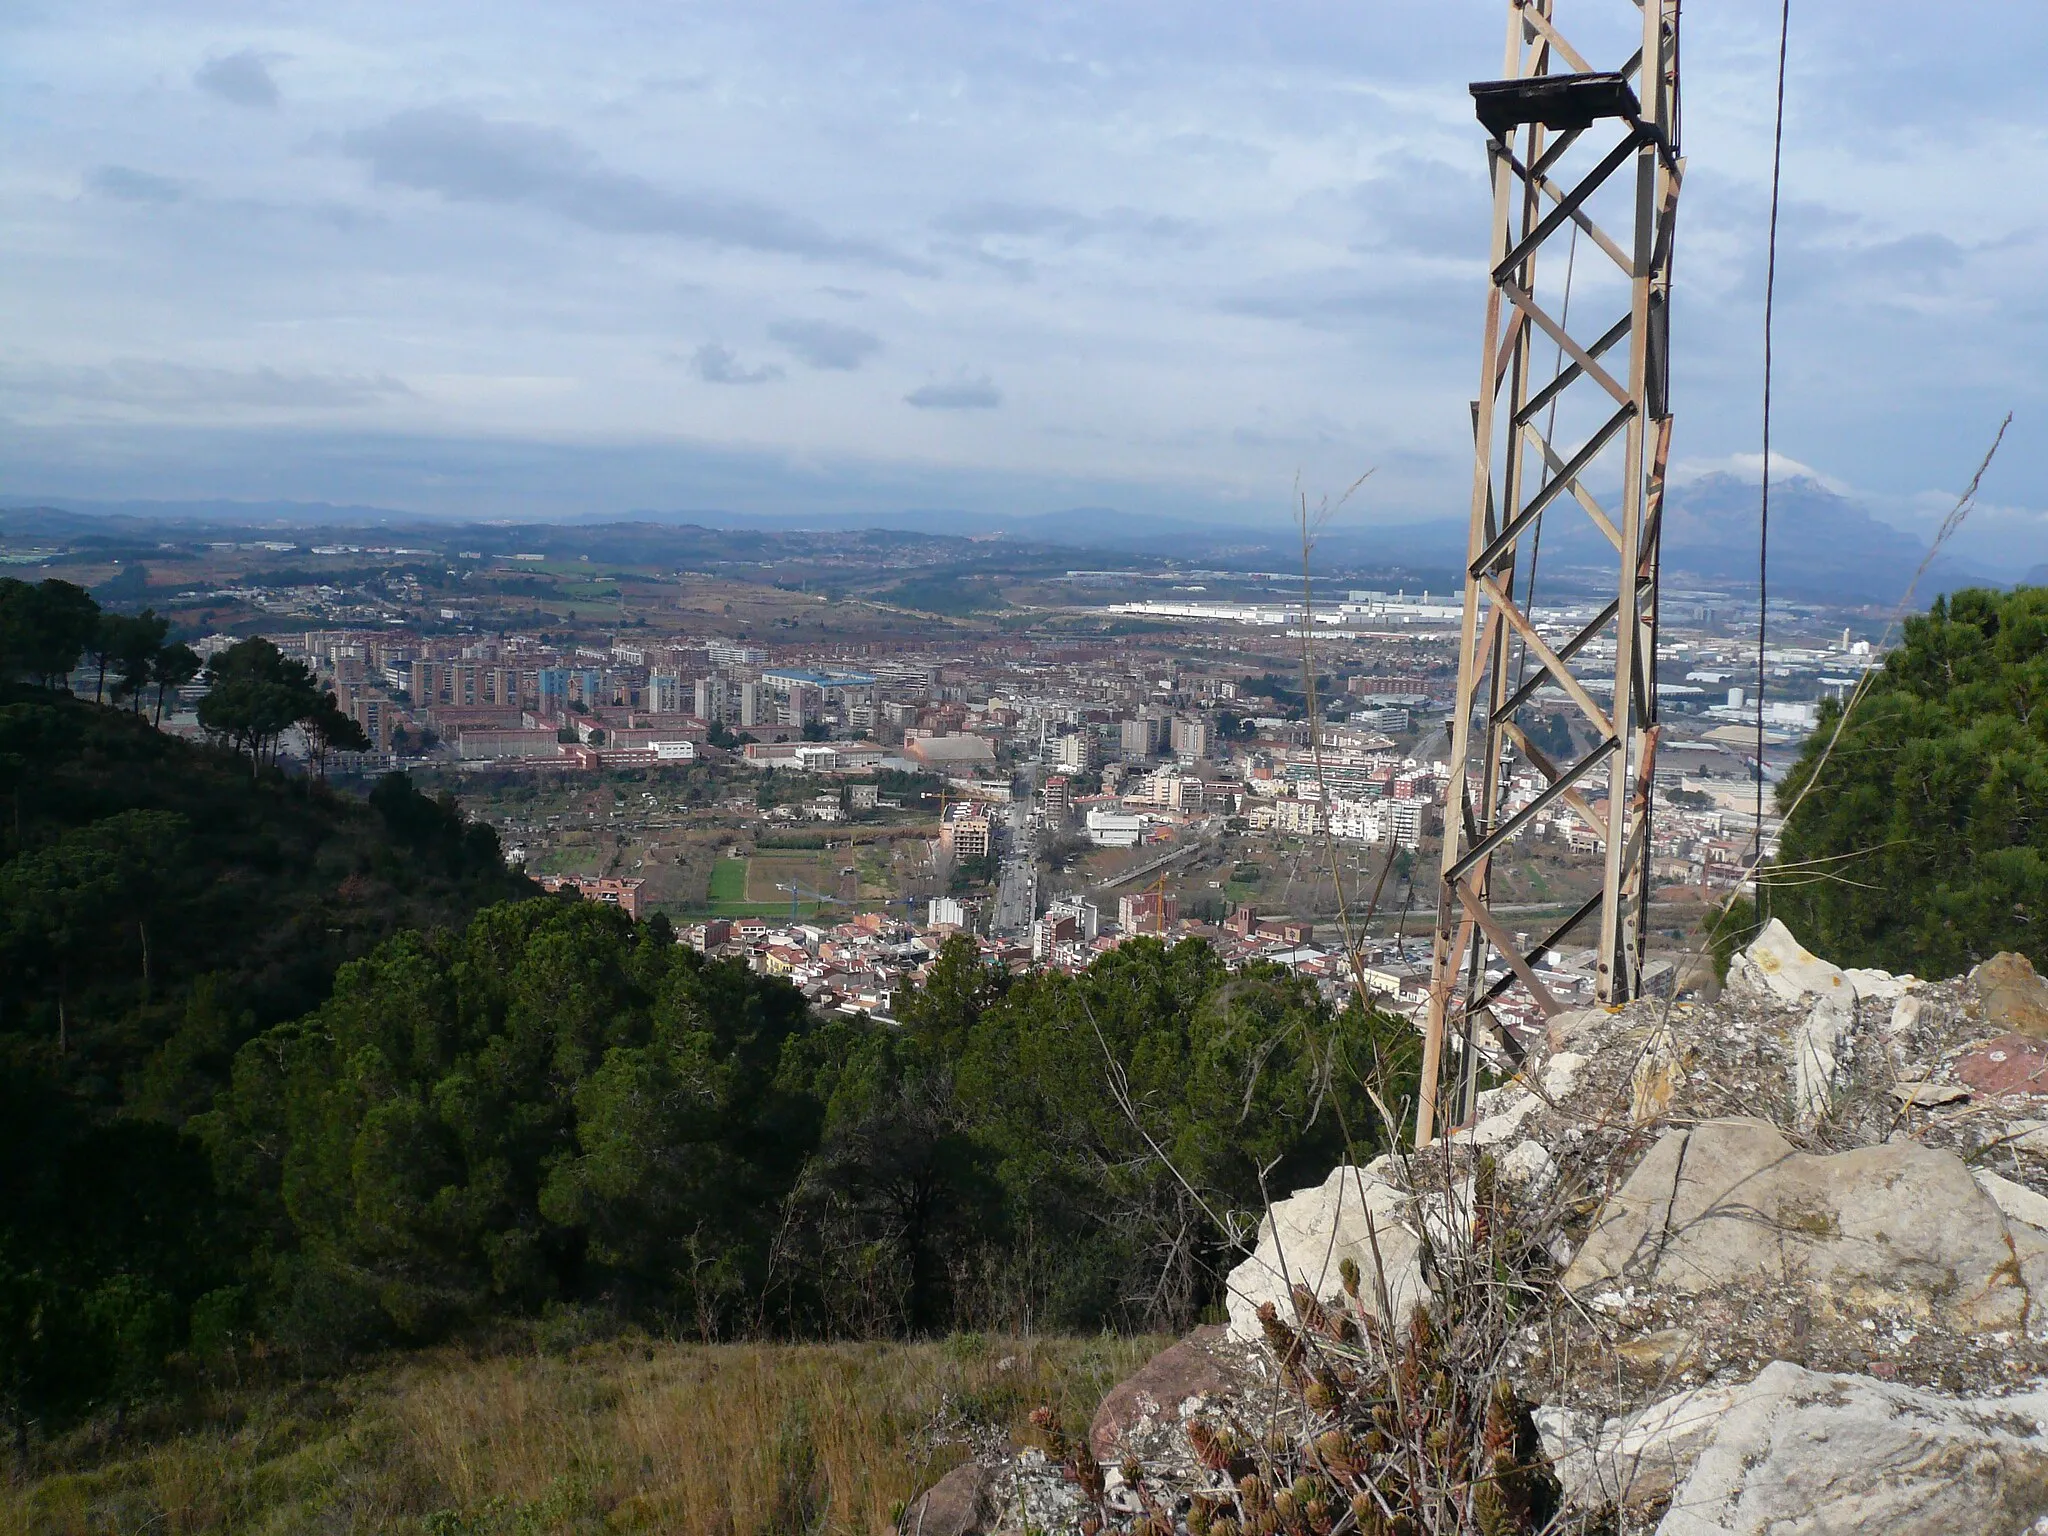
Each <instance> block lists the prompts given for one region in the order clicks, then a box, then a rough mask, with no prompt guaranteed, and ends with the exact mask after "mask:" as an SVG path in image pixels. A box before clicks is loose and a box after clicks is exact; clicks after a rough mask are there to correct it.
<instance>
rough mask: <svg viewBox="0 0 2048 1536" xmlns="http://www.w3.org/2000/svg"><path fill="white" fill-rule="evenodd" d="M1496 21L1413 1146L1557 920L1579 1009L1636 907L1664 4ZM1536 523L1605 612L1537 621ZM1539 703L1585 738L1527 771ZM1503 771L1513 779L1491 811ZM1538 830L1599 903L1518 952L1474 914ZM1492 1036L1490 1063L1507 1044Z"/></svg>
mask: <svg viewBox="0 0 2048 1536" xmlns="http://www.w3.org/2000/svg"><path fill="white" fill-rule="evenodd" d="M1566 10H1569V11H1570V12H1571V20H1570V25H1573V26H1576V25H1578V23H1580V22H1581V21H1583V22H1585V23H1587V24H1588V25H1589V26H1590V27H1594V28H1597V29H1598V32H1597V35H1599V36H1600V37H1602V38H1603V39H1605V38H1611V37H1612V36H1613V35H1614V34H1615V33H1616V32H1617V31H1620V30H1621V29H1622V28H1623V27H1625V28H1626V32H1627V34H1628V35H1630V36H1635V37H1639V38H1640V42H1639V44H1638V45H1637V46H1636V48H1635V51H1634V53H1633V54H1632V55H1631V56H1630V57H1628V58H1626V59H1622V60H1617V61H1615V63H1616V64H1617V66H1618V67H1615V68H1612V69H1607V70H1601V69H1596V68H1595V67H1594V65H1593V64H1592V63H1591V62H1590V60H1589V58H1588V56H1587V55H1586V54H1584V53H1582V52H1581V51H1580V50H1579V49H1578V48H1577V47H1576V46H1575V45H1574V43H1573V41H1572V39H1571V37H1570V36H1568V35H1567V33H1566V32H1565V30H1564V25H1565V23H1563V22H1561V21H1560V19H1559V14H1558V13H1559V12H1561V11H1566ZM1507 12H1508V18H1507V19H1508V31H1507V56H1506V67H1505V69H1504V71H1503V78H1502V79H1499V80H1493V81H1486V82H1482V83H1480V84H1476V85H1474V86H1473V87H1472V97H1473V103H1474V106H1475V108H1476V109H1477V112H1478V116H1479V121H1480V123H1481V124H1482V125H1483V126H1484V128H1485V129H1486V132H1487V160H1488V164H1489V166H1490V169H1491V175H1492V187H1493V234H1492V244H1491V245H1490V247H1489V248H1488V266H1489V269H1490V282H1489V288H1488V291H1487V303H1486V325H1485V343H1484V349H1483V351H1482V354H1481V359H1482V361H1481V372H1480V389H1479V398H1478V399H1477V400H1476V401H1474V402H1473V406H1472V427H1473V443H1474V458H1473V478H1472V505H1471V524H1470V536H1469V541H1468V543H1467V546H1466V563H1465V583H1464V585H1465V593H1464V610H1463V615H1462V619H1461V624H1460V628H1459V652H1458V692H1457V702H1456V704H1455V705H1454V707H1453V713H1452V716H1451V750H1450V763H1449V768H1450V788H1449V792H1448V794H1447V796H1446V798H1445V805H1444V844H1443V863H1442V870H1441V878H1440V881H1439V886H1438V892H1437V919H1436V936H1435V941H1434V945H1433V954H1432V959H1433V973H1432V978H1431V984H1430V993H1429V1014H1428V1024H1427V1033H1426V1034H1425V1036H1424V1044H1423V1065H1422V1088H1421V1096H1420V1104H1419V1106H1418V1111H1417V1115H1416V1139H1417V1142H1418V1144H1419V1143H1421V1142H1425V1141H1428V1140H1430V1139H1431V1138H1432V1137H1433V1136H1434V1135H1435V1133H1436V1128H1437V1126H1438V1124H1439V1123H1442V1124H1446V1125H1451V1124H1457V1123H1459V1122H1460V1121H1462V1120H1463V1119H1464V1118H1465V1117H1467V1116H1468V1115H1469V1114H1470V1113H1471V1110H1472V1105H1473V1097H1474V1092H1475V1088H1476V1066H1477V1052H1476V1050H1475V1049H1474V1045H1475V1035H1476V1033H1477V1030H1478V1027H1479V1026H1480V1023H1481V1021H1482V1020H1483V1019H1484V1018H1485V1017H1486V1016H1487V1010H1488V1008H1489V1006H1490V1005H1491V1004H1492V1003H1493V1002H1494V1000H1495V999H1497V998H1498V997H1499V996H1500V995H1501V994H1502V993H1503V992H1505V991H1506V990H1507V989H1508V988H1509V987H1511V986H1513V985H1515V984H1516V983H1517V982H1519V983H1520V984H1521V985H1522V986H1523V987H1524V988H1526V989H1527V991H1528V993H1529V994H1530V996H1531V997H1533V998H1534V999H1535V1001H1536V1004H1537V1006H1538V1007H1540V1008H1541V1009H1542V1010H1543V1011H1544V1013H1545V1014H1546V1015H1549V1014H1555V1013H1557V1012H1559V1011H1560V1010H1561V1007H1562V1005H1561V1004H1560V1003H1559V1001H1558V1000H1557V998H1556V997H1555V996H1553V995H1552V994H1551V992H1550V991H1549V990H1548V989H1547V988H1546V987H1545V986H1544V985H1543V982H1542V980H1541V978H1540V977H1539V976H1538V975H1537V973H1536V968H1535V965H1534V963H1533V961H1534V960H1536V959H1538V958H1540V957H1541V956H1542V955H1543V954H1544V953H1545V952H1547V951H1549V950H1551V949H1553V948H1555V947H1556V946H1557V945H1558V944H1559V943H1561V942H1562V941H1563V940H1564V939H1565V938H1566V937H1567V936H1569V935H1571V934H1572V933H1574V932H1575V931H1577V930H1578V929H1579V928H1580V926H1581V925H1582V924H1591V923H1594V922H1596V921H1597V936H1596V937H1595V938H1594V942H1595V946H1596V947H1595V951H1594V954H1595V962H1594V974H1595V989H1596V995H1597V997H1598V1000H1599V1001H1600V1002H1602V1003H1618V1002H1624V1001H1626V1000H1627V999H1628V998H1630V997H1632V996H1634V995H1635V994H1636V991H1637V990H1638V988H1639V986H1640V984H1641V975H1642V934H1643V919H1644V916H1645V908H1646V906H1647V902H1648V899H1649V882H1648V878H1647V876H1648V871H1649V860H1650V787H1651V782H1652V775H1653V773H1654V770H1655V762H1656V747H1657V554H1658V536H1659V530H1660V526H1661V522H1662V515H1663V505H1664V472H1665V466H1666V464H1667V462H1668V460H1669V456H1670V449H1671V412H1670V403H1669V399H1668V394H1667V389H1666V383H1667V376H1668V370H1669V366H1670V348H1669V345H1668V341H1669V336H1670V324H1669V315H1670V297H1671V253H1672V238H1673V229H1674V219H1675V216H1676V213H1677V207H1678V189H1679V183H1680V180H1681V178H1682V175H1683V166H1684V162H1683V161H1682V160H1681V159H1680V157H1679V113H1678V0H1634V3H1633V4H1631V3H1629V0H1509V3H1508V7H1507ZM1606 12H1613V13H1614V14H1613V15H1611V16H1610V15H1607V14H1604V13H1606ZM1617 24H1618V25H1617ZM1582 35H1584V34H1582ZM1622 46H1626V44H1624V45H1622ZM1603 221H1604V222H1603ZM1611 231H1618V232H1619V233H1618V234H1617V233H1613V232H1611ZM1546 518H1548V520H1549V521H1550V522H1551V523H1552V524H1554V525H1556V526H1555V527H1554V528H1553V530H1552V540H1553V542H1552V544H1551V548H1552V549H1553V551H1555V550H1556V549H1557V548H1558V546H1559V545H1560V544H1563V543H1565V542H1566V541H1567V539H1568V538H1569V536H1571V535H1574V534H1576V535H1579V536H1580V538H1581V539H1583V538H1584V536H1585V534H1586V532H1587V530H1589V529H1590V530H1591V531H1592V535H1593V537H1592V543H1593V545H1594V547H1595V550H1596V551H1597V554H1596V555H1595V556H1592V557H1589V556H1588V555H1587V553H1586V552H1585V551H1584V549H1583V547H1574V548H1572V552H1571V554H1570V556H1569V558H1570V559H1571V561H1572V563H1573V565H1574V566H1580V567H1583V566H1584V565H1585V564H1587V563H1588V561H1589V558H1597V559H1601V560H1604V561H1605V562H1606V563H1607V568H1608V570H1609V571H1610V572H1611V573H1612V579H1613V585H1612V586H1611V587H1609V588H1608V590H1609V591H1611V592H1612V593H1613V594H1614V595H1613V597H1612V599H1611V600H1609V601H1608V602H1607V603H1606V604H1605V605H1604V606H1603V607H1601V608H1600V609H1599V610H1598V611H1597V612H1596V613H1595V614H1594V615H1593V617H1592V619H1591V621H1590V622H1586V623H1583V624H1581V623H1578V622H1576V621H1574V622H1573V623H1571V624H1568V625H1563V624H1554V623H1553V624H1539V623H1538V621H1537V617H1536V612H1537V610H1536V602H1537V593H1538V588H1537V580H1538V574H1539V573H1538V558H1539V555H1540V553H1541V551H1542V547H1543V533H1544V522H1545V520H1546ZM1567 525H1569V526H1567ZM1579 542H1580V541H1579V540H1573V541H1572V543H1573V544H1578V543H1579ZM1567 547H1570V546H1567ZM1555 558H1556V556H1555V555H1553V560H1554V559H1555ZM1539 691H1543V692H1544V693H1545V694H1546V696H1547V697H1555V696H1556V695H1558V694H1562V695H1563V697H1564V699H1565V700H1566V701H1567V702H1568V705H1569V707H1570V708H1572V709H1575V710H1576V711H1577V712H1578V713H1579V714H1581V715H1583V716H1584V718H1585V721H1586V724H1587V726H1588V727H1589V728H1590V739H1591V741H1592V743H1593V744H1592V745H1591V747H1590V748H1588V749H1587V750H1586V751H1585V752H1584V753H1583V755H1579V756H1577V757H1576V758H1575V760H1571V761H1558V762H1553V761H1552V760H1551V759H1550V758H1549V757H1548V756H1547V755H1546V754H1545V753H1544V752H1543V751H1542V750H1541V749H1540V748H1538V747H1537V746H1535V745H1534V744H1532V743H1531V742H1530V740H1529V738H1528V736H1527V734H1526V733H1525V731H1524V729H1523V725H1522V721H1521V717H1522V715H1523V712H1524V710H1525V709H1526V708H1527V707H1528V705H1529V704H1530V701H1531V700H1532V699H1534V698H1535V697H1536V695H1537V694H1538V692H1539ZM1574 750H1575V751H1576V748H1575V749H1574ZM1517 759H1519V761H1520V762H1522V763H1524V764H1526V765H1528V767H1529V768H1530V769H1532V770H1534V772H1535V774H1536V776H1537V778H1538V780H1539V785H1538V787H1537V788H1536V789H1535V792H1534V793H1533V794H1532V795H1529V796H1527V797H1519V796H1518V797H1516V798H1515V799H1514V800H1513V801H1512V803H1511V801H1510V797H1509V794H1508V778H1509V774H1510V769H1511V765H1512V764H1513V762H1514V761H1515V760H1517ZM1557 814H1564V815H1569V816H1571V817H1574V818H1576V819H1578V820H1579V821H1581V822H1583V823H1584V824H1585V825H1586V826H1588V827H1589V828H1590V829H1591V830H1592V832H1593V833H1594V835H1595V836H1596V837H1597V838H1598V840H1599V842H1600V845H1601V847H1602V849H1603V860H1602V868H1601V881H1600V889H1599V890H1598V892H1596V893H1595V894H1594V895H1593V896H1592V897H1590V898H1589V899H1588V900H1587V901H1586V902H1585V903H1584V904H1583V905H1581V906H1580V907H1579V908H1578V909H1577V910H1576V911H1574V912H1573V913H1572V914H1571V915H1570V916H1569V917H1567V918H1566V919H1565V920H1564V922H1562V923H1561V924H1559V925H1558V926H1557V927H1556V928H1554V929H1553V930H1552V931H1550V932H1549V933H1547V934H1544V935H1543V936H1542V937H1540V938H1539V939H1537V941H1536V942H1535V943H1534V944H1532V945H1528V946H1527V947H1526V948H1524V947H1523V945H1521V944H1519V943H1517V941H1516V938H1517V936H1516V935H1515V934H1513V933H1512V932H1511V931H1510V930H1509V928H1508V926H1507V925H1504V924H1503V923H1501V922H1500V921H1499V920H1497V918H1496V917H1495V915H1494V911H1493V904H1494V899H1495V897H1494V885H1493V876H1494V863H1495V856H1496V855H1497V854H1498V853H1499V852H1500V851H1501V849H1502V848H1504V847H1505V846H1507V844H1508V843H1509V842H1510V841H1511V840H1512V839H1514V838H1516V837H1518V836H1520V835H1521V834H1522V833H1523V832H1524V831H1525V830H1526V829H1527V828H1528V827H1529V826H1530V824H1531V823H1532V822H1533V821H1534V820H1535V819H1536V818H1537V817H1539V816H1545V815H1557ZM1497 1034H1498V1036H1499V1038H1500V1039H1501V1040H1502V1042H1503V1043H1504V1045H1505V1048H1506V1049H1507V1050H1508V1052H1509V1054H1510V1055H1511V1056H1512V1055H1515V1054H1516V1053H1517V1050H1518V1047H1517V1046H1516V1044H1515V1042H1514V1041H1513V1039H1512V1038H1511V1037H1510V1036H1509V1035H1508V1033H1507V1031H1505V1030H1499V1031H1497ZM1447 1050H1449V1051H1450V1052H1451V1053H1452V1054H1455V1056H1456V1058H1457V1059H1456V1062H1455V1065H1454V1070H1452V1071H1447V1070H1446V1068H1447V1063H1446V1060H1445V1057H1446V1054H1447ZM1446 1079H1448V1081H1446ZM1446 1094H1447V1095H1448V1101H1447V1102H1445V1101H1444V1096H1445V1095H1446Z"/></svg>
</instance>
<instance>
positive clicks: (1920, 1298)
mask: <svg viewBox="0 0 2048 1536" xmlns="http://www.w3.org/2000/svg"><path fill="white" fill-rule="evenodd" d="M2034 1198H2035V1199H2040V1198H2041V1197H2038V1196H2036V1197H2034ZM2041 1205H2042V1207H2043V1208H2044V1218H2048V1200H2041ZM2015 1208H2016V1207H2015ZM2037 1219H2042V1218H2037ZM1624 1283H1634V1284H1639V1285H1643V1286H1647V1287H1650V1288H1653V1289H1657V1290H1662V1291H1667V1292H1677V1293H1680V1294H1685V1295H1699V1294H1702V1293H1705V1292H1712V1291H1719V1290H1722V1289H1726V1288H1745V1289H1752V1290H1756V1291H1759V1292H1773V1293H1776V1294H1781V1295H1782V1294H1784V1293H1786V1292H1787V1291H1788V1290H1789V1291H1799V1292H1803V1293H1805V1294H1806V1295H1807V1296H1809V1297H1810V1298H1811V1299H1812V1300H1813V1302H1814V1304H1815V1305H1818V1306H1822V1307H1829V1308H1837V1309H1847V1310H1852V1311H1856V1312H1868V1311H1874V1310H1882V1309H1886V1308H1899V1309H1905V1310H1908V1311H1912V1312H1915V1313H1919V1314H1933V1315H1935V1316H1937V1317H1938V1318H1939V1320H1940V1321H1942V1322H1943V1323H1945V1324H1947V1325H1949V1326H1951V1327H1956V1328H1967V1329H1975V1330H1991V1329H2008V1328H2025V1327H2029V1326H2033V1327H2035V1328H2041V1327H2044V1326H2048V1232H2044V1231H2041V1230H2040V1229H2039V1228H2037V1227H2035V1226H2032V1225H2029V1224H2027V1223H2026V1222H2024V1221H2022V1220H2020V1219H2018V1218H2017V1217H2014V1216H2011V1215H2010V1214H2009V1213H2008V1211H2007V1210H2006V1209H2002V1208H2001V1205H2000V1203H1999V1202H1998V1201H1997V1200H1994V1199H1993V1198H1992V1196H1991V1195H1990V1194H1987V1193H1986V1191H1985V1189H1984V1188H1983V1187H1982V1186H1981V1185H1980V1184H1979V1182H1978V1181H1977V1180H1976V1179H1974V1178H1972V1177H1971V1173H1970V1169H1969V1168H1968V1167H1967V1166H1966V1165H1965V1164H1964V1163H1963V1161H1962V1159H1961V1158H1959V1157H1957V1156H1956V1155H1955V1154H1954V1153H1952V1152H1943V1151H1937V1150H1935V1149H1933V1148H1930V1147H1923V1146H1918V1145H1916V1144H1914V1143H1912V1142H1901V1143H1893V1144H1886V1145H1883V1146H1876V1147H1862V1148H1858V1149H1856V1150H1854V1151H1850V1152H1840V1153H1836V1154H1835V1155H1833V1156H1831V1157H1821V1156H1815V1155H1812V1154H1810V1153H1804V1152H1801V1151H1799V1150H1798V1149H1797V1148H1796V1147H1794V1146H1793V1144H1792V1143H1791V1142H1790V1141H1788V1140H1787V1139H1786V1138H1785V1136H1784V1134H1783V1133H1782V1132H1781V1131H1779V1130H1778V1129H1777V1127H1775V1126H1773V1125H1771V1124H1770V1123H1769V1122H1767V1121H1763V1120H1757V1119H1730V1120H1710V1121H1707V1122H1706V1123H1704V1124H1701V1125H1697V1126H1693V1127H1690V1128H1685V1129H1678V1130H1672V1131H1667V1132H1666V1133H1665V1134H1664V1136H1663V1138H1662V1139H1661V1140H1660V1141H1658V1143H1657V1144H1656V1146H1654V1147H1653V1148H1651V1150H1650V1153H1649V1155H1648V1156H1647V1157H1645V1158H1644V1159H1643V1160H1642V1162H1641V1163H1640V1164H1638V1165H1637V1167H1636V1170H1635V1171H1634V1172H1633V1173H1632V1174H1630V1175H1629V1177H1628V1180H1627V1182H1626V1183H1625V1184H1623V1185H1622V1187H1621V1188H1620V1190H1618V1191H1617V1192H1616V1193H1615V1195H1614V1197H1613V1198H1612V1199H1611V1200H1609V1201H1608V1202H1607V1205H1606V1207H1605V1209H1603V1210H1602V1212H1601V1214H1600V1217H1599V1219H1598V1220H1597V1221H1596V1222H1595V1224H1594V1226H1593V1230H1592V1232H1591V1233H1590V1234H1589V1235H1588V1236H1587V1238H1586V1242H1585V1245H1584V1247H1582V1248H1581V1249H1580V1250H1579V1254H1578V1257H1577V1258H1576V1259H1574V1260H1573V1261H1572V1265H1571V1268H1570V1269H1569V1270H1567V1271H1566V1273H1565V1276H1564V1285H1565V1288H1566V1289H1567V1290H1571V1291H1583V1290H1586V1289H1588V1288H1591V1287H1597V1286H1612V1285H1617V1284H1624ZM2036 1294H2039V1295H2040V1296H2041V1297H2042V1298H2043V1302H2044V1305H2043V1306H2042V1307H2040V1308H2038V1309H2037V1308H2036V1307H2035V1304H2034V1297H2035V1295H2036Z"/></svg>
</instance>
